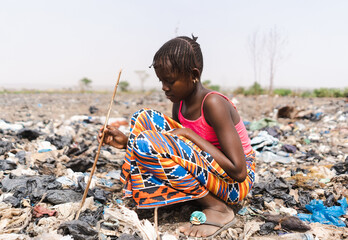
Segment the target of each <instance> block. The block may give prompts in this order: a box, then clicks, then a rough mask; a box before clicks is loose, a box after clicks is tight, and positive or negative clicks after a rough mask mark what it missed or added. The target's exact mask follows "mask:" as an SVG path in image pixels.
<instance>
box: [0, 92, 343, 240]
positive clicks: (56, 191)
mask: <svg viewBox="0 0 348 240" xmlns="http://www.w3.org/2000/svg"><path fill="white" fill-rule="evenodd" d="M66 95H67V96H65V95H63V96H62V95H59V94H58V95H55V94H51V95H43V94H40V95H39V97H35V98H33V97H32V96H28V95H25V94H23V95H16V94H13V95H11V94H4V95H3V96H0V102H1V103H0V107H2V109H4V111H6V113H4V111H2V113H1V114H0V193H1V195H0V239H37V240H39V239H48V238H50V239H64V240H68V239H91V240H92V239H156V238H157V234H159V235H160V236H161V238H162V239H185V237H182V236H179V234H178V232H177V230H176V229H177V227H178V226H180V225H182V224H183V223H184V222H187V221H188V218H189V215H190V213H191V212H193V211H195V210H199V209H198V207H197V206H195V205H194V203H192V202H188V203H183V204H178V205H175V206H167V207H163V208H159V210H158V231H157V230H156V228H155V225H154V211H153V210H152V209H149V210H139V209H136V207H135V204H134V202H133V201H132V200H131V199H124V198H123V195H122V184H121V182H120V180H119V177H120V169H121V164H122V161H123V157H124V154H125V151H124V150H118V149H115V148H111V147H108V146H103V147H102V150H101V153H100V156H99V160H98V164H97V171H96V173H95V174H94V175H93V178H92V182H91V186H90V188H89V191H88V195H87V199H86V201H85V203H84V205H83V206H82V208H81V214H80V215H79V217H78V219H76V214H77V212H78V211H79V210H80V202H81V199H82V195H83V192H84V190H85V188H86V184H87V181H88V178H89V174H90V170H91V167H92V165H93V162H94V158H95V155H96V152H97V147H98V142H97V139H96V137H97V133H98V131H99V129H100V127H101V126H102V125H103V123H104V121H105V117H103V114H105V113H106V110H105V109H106V107H107V106H108V98H109V96H108V95H102V94H99V95H92V94H73V95H71V94H70V95H69V94H66ZM231 97H232V96H231ZM118 99H119V100H117V101H116V104H115V105H114V107H113V108H114V109H115V110H113V113H112V114H111V116H112V118H110V120H109V123H110V124H113V125H114V126H116V127H119V129H120V130H121V131H123V132H124V133H126V134H127V132H128V131H129V125H128V123H129V118H130V117H131V115H132V113H133V112H135V111H136V110H138V109H139V108H141V107H150V108H155V109H157V110H159V111H162V112H164V113H165V114H168V115H170V112H171V107H170V102H167V100H165V98H164V97H163V96H162V94H161V93H152V94H149V95H146V96H145V97H144V96H142V95H136V94H133V95H132V96H130V94H123V95H122V94H121V95H119V97H118ZM233 100H234V102H236V105H237V108H238V110H239V112H240V114H241V115H242V116H243V120H244V123H245V125H246V127H247V129H248V132H249V135H250V138H251V143H252V146H253V148H254V150H255V151H256V155H257V170H256V182H255V185H254V187H253V190H252V191H251V192H250V193H249V195H248V196H247V198H246V199H245V200H244V201H243V202H242V203H241V204H239V205H237V206H233V208H234V210H235V212H236V217H237V218H238V220H239V221H238V223H237V224H236V226H234V227H233V228H229V229H228V230H225V231H223V232H222V233H221V234H220V235H219V236H217V238H216V239H254V240H255V239H260V240H261V239H344V238H348V231H347V229H348V228H347V226H348V212H347V207H348V204H347V199H348V125H347V122H348V121H347V118H348V103H347V102H346V101H345V100H344V99H326V100H325V99H320V100H318V102H316V99H295V98H278V99H275V100H274V99H273V102H276V104H277V105H276V104H271V105H270V106H269V105H267V102H269V98H268V97H262V96H261V97H259V98H254V97H237V99H236V98H235V99H233ZM237 100H238V101H237ZM57 103H59V104H57ZM11 106H12V107H11ZM14 106H16V107H14ZM250 106H254V109H253V108H252V107H250ZM261 106H269V108H268V110H267V109H266V108H261ZM255 108H257V109H259V110H258V111H255ZM48 109H49V110H48ZM262 109H263V110H262ZM265 109H266V110H265ZM262 111H264V112H262Z"/></svg>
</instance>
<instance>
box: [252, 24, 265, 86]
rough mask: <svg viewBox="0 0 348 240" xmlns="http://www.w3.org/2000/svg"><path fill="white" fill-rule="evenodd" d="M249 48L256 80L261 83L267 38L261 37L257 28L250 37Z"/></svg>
mask: <svg viewBox="0 0 348 240" xmlns="http://www.w3.org/2000/svg"><path fill="white" fill-rule="evenodd" d="M248 49H249V53H250V58H251V62H252V65H253V72H254V82H255V83H258V84H261V70H262V63H263V58H264V49H265V38H264V37H261V36H260V34H259V33H258V31H257V30H256V31H254V32H253V34H252V35H250V36H249V37H248Z"/></svg>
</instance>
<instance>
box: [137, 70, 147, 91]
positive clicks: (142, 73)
mask: <svg viewBox="0 0 348 240" xmlns="http://www.w3.org/2000/svg"><path fill="white" fill-rule="evenodd" d="M135 73H136V74H138V76H139V79H140V84H141V91H142V92H144V91H145V88H144V82H145V80H146V79H147V78H148V77H149V76H150V75H149V74H148V73H147V72H146V71H144V70H137V71H135Z"/></svg>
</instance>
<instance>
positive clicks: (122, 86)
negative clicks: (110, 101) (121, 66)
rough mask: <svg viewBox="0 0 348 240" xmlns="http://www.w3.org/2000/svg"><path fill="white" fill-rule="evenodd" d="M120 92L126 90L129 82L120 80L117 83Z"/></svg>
mask: <svg viewBox="0 0 348 240" xmlns="http://www.w3.org/2000/svg"><path fill="white" fill-rule="evenodd" d="M119 86H120V90H121V92H128V87H129V83H128V82H127V81H121V82H120V83H119Z"/></svg>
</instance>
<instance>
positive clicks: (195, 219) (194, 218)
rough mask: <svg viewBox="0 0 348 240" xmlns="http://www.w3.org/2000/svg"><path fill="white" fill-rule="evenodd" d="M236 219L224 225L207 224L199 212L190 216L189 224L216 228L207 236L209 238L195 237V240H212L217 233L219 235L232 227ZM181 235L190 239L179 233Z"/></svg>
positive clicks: (203, 215) (204, 217)
mask: <svg viewBox="0 0 348 240" xmlns="http://www.w3.org/2000/svg"><path fill="white" fill-rule="evenodd" d="M236 221H237V219H236V217H235V218H233V219H232V221H230V222H228V223H226V224H219V223H214V222H209V221H207V217H206V216H205V214H204V213H203V212H201V211H194V212H193V213H192V214H191V217H190V223H191V225H211V226H215V227H218V228H219V229H218V230H217V231H216V232H215V233H213V234H211V235H209V236H206V237H200V238H198V237H196V238H195V239H212V238H214V237H215V236H216V235H218V234H219V233H221V232H222V231H224V230H226V229H228V228H230V227H232V226H233V225H234V224H235V223H236ZM180 234H181V235H183V236H185V237H190V236H186V235H185V234H183V233H180Z"/></svg>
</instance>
